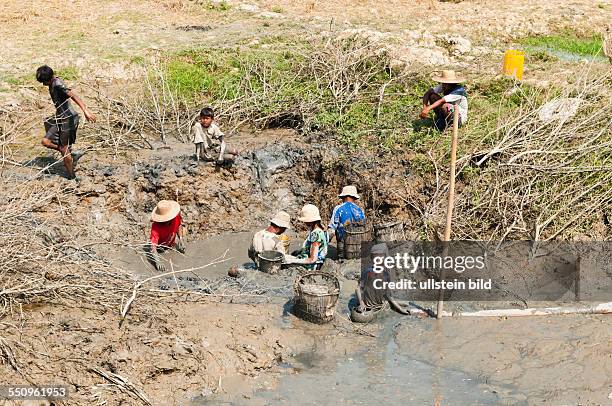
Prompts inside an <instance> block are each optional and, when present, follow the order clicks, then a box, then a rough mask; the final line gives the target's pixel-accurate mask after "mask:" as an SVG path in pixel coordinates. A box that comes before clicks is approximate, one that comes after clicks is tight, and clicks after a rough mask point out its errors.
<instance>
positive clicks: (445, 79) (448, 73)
mask: <svg viewBox="0 0 612 406" xmlns="http://www.w3.org/2000/svg"><path fill="white" fill-rule="evenodd" d="M431 78H432V79H433V80H435V81H436V82H439V83H461V82H465V77H464V76H462V75H461V74H458V73H456V72H455V71H454V70H443V71H442V72H436V73H434V74H433V75H432V76H431Z"/></svg>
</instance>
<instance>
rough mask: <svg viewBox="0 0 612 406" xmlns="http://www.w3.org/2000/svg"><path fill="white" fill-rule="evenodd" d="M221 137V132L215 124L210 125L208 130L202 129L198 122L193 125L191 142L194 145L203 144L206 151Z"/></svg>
mask: <svg viewBox="0 0 612 406" xmlns="http://www.w3.org/2000/svg"><path fill="white" fill-rule="evenodd" d="M221 137H223V132H222V131H221V129H220V128H219V126H218V125H217V124H215V123H211V124H210V125H209V126H208V128H204V127H203V126H202V124H200V123H199V122H196V123H195V124H194V125H193V142H194V143H195V144H197V143H200V142H203V143H204V147H206V149H208V148H211V147H212V146H213V143H214V142H215V141H218V140H219V139H220V138H221Z"/></svg>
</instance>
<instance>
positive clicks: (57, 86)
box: [36, 65, 96, 179]
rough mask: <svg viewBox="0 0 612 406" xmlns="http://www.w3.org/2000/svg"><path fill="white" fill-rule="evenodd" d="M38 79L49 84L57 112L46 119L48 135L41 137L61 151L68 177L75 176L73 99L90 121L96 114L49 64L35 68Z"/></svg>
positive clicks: (93, 119) (76, 117)
mask: <svg viewBox="0 0 612 406" xmlns="http://www.w3.org/2000/svg"><path fill="white" fill-rule="evenodd" d="M36 80H37V81H39V82H40V83H42V84H43V85H45V86H48V87H49V94H50V95H51V100H52V101H53V104H54V105H55V115H53V116H51V117H49V118H47V119H46V120H45V131H46V134H45V137H44V138H43V139H42V145H43V146H45V147H47V148H50V149H53V150H55V151H59V152H60V153H61V154H62V156H63V157H64V166H65V167H66V172H67V173H68V179H74V178H75V175H74V168H73V162H72V155H71V146H72V145H73V144H74V143H75V142H76V133H77V129H78V127H79V115H78V113H77V112H76V111H75V110H74V108H73V107H72V104H71V103H70V99H72V100H74V102H75V103H76V104H77V105H78V106H79V107H80V108H81V110H82V111H83V115H84V116H85V119H86V120H87V121H96V116H95V115H94V114H93V113H92V112H91V111H89V109H88V108H87V107H86V106H85V103H83V101H82V100H81V99H80V98H79V97H78V96H77V95H76V93H74V92H73V91H72V90H70V88H69V87H67V86H66V84H64V82H63V81H62V79H60V78H59V77H57V76H55V73H54V72H53V69H51V68H50V67H49V66H47V65H44V66H41V67H40V68H38V69H37V70H36Z"/></svg>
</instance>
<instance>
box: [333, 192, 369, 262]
mask: <svg viewBox="0 0 612 406" xmlns="http://www.w3.org/2000/svg"><path fill="white" fill-rule="evenodd" d="M338 197H339V198H340V199H342V204H339V205H337V206H336V207H334V210H333V211H332V215H331V220H329V229H328V233H329V239H330V240H331V239H332V237H333V236H334V234H335V235H336V242H337V243H338V257H344V244H343V243H344V235H345V228H346V227H347V226H349V225H351V224H355V223H362V224H365V221H366V217H365V214H364V212H363V210H362V209H361V207H359V206H357V204H356V203H355V202H356V201H357V200H358V199H359V194H357V188H356V187H355V186H353V185H349V186H345V187H343V188H342V192H340V194H339V195H338Z"/></svg>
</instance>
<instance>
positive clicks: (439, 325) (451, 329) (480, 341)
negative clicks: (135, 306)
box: [118, 233, 612, 406]
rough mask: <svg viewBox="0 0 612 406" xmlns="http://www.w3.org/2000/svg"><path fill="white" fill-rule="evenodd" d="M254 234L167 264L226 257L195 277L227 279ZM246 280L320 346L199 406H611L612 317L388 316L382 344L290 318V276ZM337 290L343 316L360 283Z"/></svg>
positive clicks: (145, 271) (197, 245)
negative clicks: (262, 290)
mask: <svg viewBox="0 0 612 406" xmlns="http://www.w3.org/2000/svg"><path fill="white" fill-rule="evenodd" d="M251 235H252V233H237V234H230V235H223V236H217V237H214V238H210V239H208V240H202V241H196V242H192V243H190V244H188V247H187V248H188V251H187V255H184V256H183V255H181V254H179V253H176V252H169V253H165V254H164V258H165V259H166V260H168V262H170V261H172V264H173V266H174V267H175V269H176V268H178V269H184V268H189V267H198V266H202V265H204V264H206V263H208V262H210V261H211V260H213V259H215V258H218V257H219V256H220V255H222V254H223V253H224V252H225V251H226V250H228V252H227V257H228V258H230V259H228V261H227V262H224V263H222V264H218V265H215V266H211V267H209V268H206V269H200V270H196V271H195V272H196V274H197V275H198V276H200V277H202V278H207V279H208V280H214V279H219V278H226V272H227V269H228V267H229V266H231V265H244V264H248V263H249V259H248V258H247V256H246V250H247V247H248V245H249V243H250V238H251ZM295 240H296V242H297V241H299V239H295ZM118 262H121V263H123V264H124V265H127V267H128V269H133V270H134V272H137V273H140V274H142V275H152V274H155V273H156V271H154V270H152V269H151V268H150V267H149V266H148V265H146V264H145V263H144V262H143V261H142V260H141V259H140V257H139V256H137V255H134V253H133V252H131V253H130V252H125V253H124V255H123V257H122V260H121V261H118ZM245 273H248V275H247V276H244V277H243V278H239V279H242V280H244V279H248V278H251V279H252V280H253V281H255V282H256V283H257V284H258V285H259V286H278V287H282V286H284V288H283V289H276V290H274V291H273V293H272V294H271V296H275V297H276V299H275V300H274V301H273V303H278V306H279V320H278V323H279V324H280V325H281V326H282V327H283V328H286V329H292V330H293V331H294V332H295V331H298V332H299V333H300V334H301V335H302V336H303V337H304V343H310V342H312V343H314V344H313V345H312V346H311V347H310V344H307V345H306V346H307V347H309V348H308V349H307V350H306V351H302V350H300V351H298V352H297V353H295V354H294V355H293V356H292V357H290V358H289V359H286V360H285V359H284V360H283V363H281V364H280V365H278V366H276V367H273V368H272V369H271V370H266V371H262V372H261V378H262V379H263V380H264V381H265V384H262V385H259V384H255V383H254V381H247V380H244V381H241V383H240V385H241V386H242V388H241V389H235V390H234V389H232V386H231V385H230V384H229V382H226V381H224V384H223V385H224V386H223V387H224V392H223V393H221V394H219V395H212V394H208V395H207V396H206V397H199V398H196V399H194V400H193V402H192V404H194V405H203V404H207V405H208V404H212V405H215V404H216V405H226V404H227V405H243V404H245V405H260V404H261V405H280V404H313V405H314V404H330V403H338V404H348V405H360V404H377V403H386V404H389V405H400V404H401V405H406V404H409V405H412V404H415V405H420V404H429V405H431V404H434V403H435V400H436V399H437V400H439V401H440V404H441V405H445V406H446V405H493V404H508V405H510V404H511V405H523V404H535V403H537V404H559V405H560V404H568V405H569V404H606V403H605V402H608V401H609V398H608V396H612V394H611V393H610V392H612V389H610V388H612V380H611V379H610V376H612V355H611V354H612V339H611V335H610V331H612V321H611V320H610V318H609V317H608V316H584V315H580V316H555V317H532V318H514V319H512V318H510V319H503V318H499V319H498V318H494V319H493V318H487V319H478V320H476V319H468V318H463V319H462V318H448V319H443V320H442V321H436V320H433V319H416V318H412V317H402V316H399V315H397V314H395V313H389V314H387V316H386V317H385V318H383V319H382V320H381V321H379V322H377V323H376V324H375V325H374V327H375V328H374V332H375V334H376V338H370V337H364V336H360V335H355V334H352V333H348V334H347V333H346V332H345V333H342V330H341V329H340V330H339V329H338V328H337V327H336V326H335V325H333V324H328V325H325V326H315V325H311V324H309V323H306V322H302V321H301V320H299V319H297V318H296V317H295V316H293V315H291V314H290V313H289V312H288V311H284V310H288V308H285V309H284V308H283V305H285V307H286V306H287V303H288V301H287V299H288V298H289V297H290V296H291V282H292V275H291V274H287V275H274V276H273V275H267V274H262V273H261V272H258V271H256V270H251V271H248V272H245ZM230 279H232V278H230ZM341 285H342V291H341V297H340V301H339V304H338V308H337V310H338V312H339V313H341V316H342V317H346V313H347V303H348V301H349V299H350V297H351V295H352V292H353V291H354V288H355V286H356V282H355V281H353V280H346V279H342V280H341ZM183 287H189V286H183ZM169 288H173V287H172V286H170V287H169ZM285 288H286V289H285ZM266 294H269V293H266ZM337 321H338V320H337ZM347 323H348V322H347ZM340 325H341V323H340ZM371 327H372V326H369V327H368V328H371ZM276 378H278V381H277V379H276ZM276 381H277V382H276ZM245 387H246V388H247V389H245ZM248 388H253V389H252V390H251V389H248ZM245 390H246V394H245Z"/></svg>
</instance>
